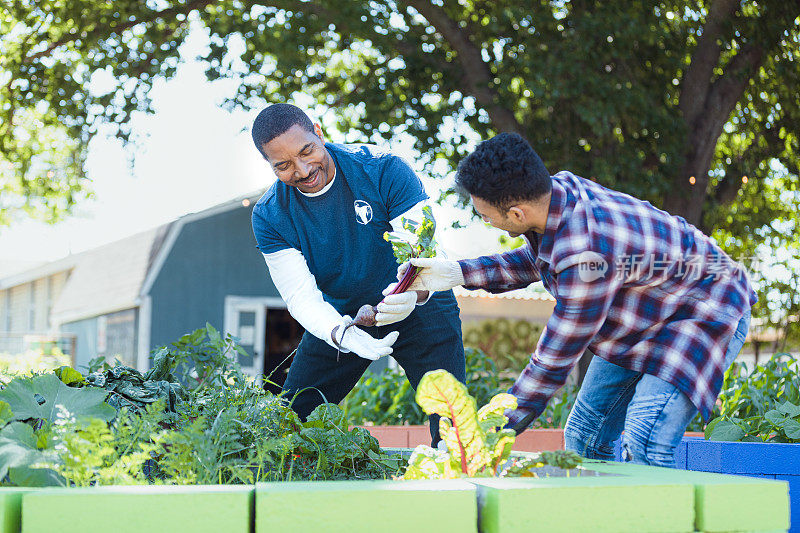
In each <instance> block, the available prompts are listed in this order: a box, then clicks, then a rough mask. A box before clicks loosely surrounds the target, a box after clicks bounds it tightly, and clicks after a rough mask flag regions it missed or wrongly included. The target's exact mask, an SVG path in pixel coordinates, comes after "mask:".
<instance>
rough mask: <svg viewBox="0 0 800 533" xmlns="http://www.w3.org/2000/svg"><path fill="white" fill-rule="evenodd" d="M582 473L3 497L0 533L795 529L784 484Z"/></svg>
mask: <svg viewBox="0 0 800 533" xmlns="http://www.w3.org/2000/svg"><path fill="white" fill-rule="evenodd" d="M583 468H585V469H586V470H587V471H588V472H582V473H581V474H580V475H576V473H575V472H574V471H571V472H570V475H569V477H541V478H521V479H520V478H517V479H491V478H470V479H462V480H453V481H316V482H278V483H259V484H257V485H255V486H253V485H245V486H223V485H210V486H181V487H175V486H129V487H121V486H118V487H96V488H71V489H65V488H39V489H37V488H22V489H15V488H0V513H1V514H0V518H2V520H1V521H0V523H2V525H3V529H2V531H0V533H18V532H20V531H21V532H23V533H52V532H59V533H73V532H74V533H85V532H86V531H90V530H92V529H96V530H108V531H114V532H115V533H134V532H136V533H161V532H164V533H176V532H182V531H191V532H192V533H205V532H208V533H217V532H226V533H251V532H255V533H269V532H281V533H283V532H292V533H303V532H314V533H316V532H319V531H325V532H326V533H328V532H332V533H336V532H346V533H359V532H367V533H375V532H376V531H380V532H381V533H384V532H387V533H393V532H396V533H426V532H436V533H441V532H442V531H458V532H476V531H478V530H479V528H480V531H482V532H485V533H515V532H528V531H567V532H573V531H592V532H605V531H609V532H610V531H614V532H636V533H647V532H656V531H657V532H662V533H666V532H673V533H681V532H687V533H688V532H693V531H704V532H736V531H741V532H744V531H762V532H766V531H786V530H787V529H788V527H789V498H788V486H787V483H786V482H785V481H776V480H766V479H757V478H747V477H742V476H733V475H726V474H715V473H708V472H692V471H685V470H673V469H666V468H657V467H649V466H640V465H632V464H628V463H615V462H603V461H584V463H583ZM554 472H555V470H554ZM598 473H599V474H600V475H598Z"/></svg>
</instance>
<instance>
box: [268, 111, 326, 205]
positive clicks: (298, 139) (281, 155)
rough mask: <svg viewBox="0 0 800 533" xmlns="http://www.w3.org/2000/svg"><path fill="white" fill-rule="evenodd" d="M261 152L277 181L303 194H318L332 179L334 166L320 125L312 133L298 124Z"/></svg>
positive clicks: (269, 143)
mask: <svg viewBox="0 0 800 533" xmlns="http://www.w3.org/2000/svg"><path fill="white" fill-rule="evenodd" d="M261 152H262V153H263V154H264V157H266V158H267V161H269V163H270V165H272V169H273V170H274V171H275V175H276V176H278V179H279V180H281V181H282V182H283V183H285V184H286V185H289V186H290V187H297V189H298V190H300V191H301V192H304V193H315V192H319V191H321V190H322V189H323V188H325V186H326V185H327V184H328V183H330V182H331V180H332V179H333V175H334V170H335V166H334V163H333V159H332V158H331V155H330V154H329V153H328V150H326V149H325V141H324V140H323V138H322V130H321V128H320V126H319V125H318V124H316V125H315V126H314V131H313V132H311V131H308V130H307V129H305V128H303V127H302V126H300V125H298V124H295V125H294V126H292V127H291V128H289V129H288V130H286V131H285V132H284V133H282V134H280V135H278V136H277V137H275V138H274V139H272V140H271V141H269V142H266V143H264V144H262V145H261Z"/></svg>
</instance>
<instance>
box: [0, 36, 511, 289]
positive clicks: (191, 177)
mask: <svg viewBox="0 0 800 533" xmlns="http://www.w3.org/2000/svg"><path fill="white" fill-rule="evenodd" d="M203 40H204V39H203V37H202V35H200V36H193V38H192V39H190V41H189V42H188V43H187V44H186V45H185V48H184V50H183V52H184V57H190V58H191V57H195V56H196V55H197V50H198V49H199V47H200V46H202V45H203ZM203 68H204V67H203V64H201V63H199V62H196V61H190V62H186V63H183V64H182V65H181V66H180V68H179V69H178V72H177V75H176V77H174V78H173V79H171V80H170V81H168V82H160V83H157V84H156V86H155V87H154V88H153V91H152V93H151V97H152V101H153V109H154V111H155V112H154V114H151V115H144V114H141V113H138V114H136V115H135V116H134V117H133V119H132V126H133V132H134V137H137V138H138V139H139V140H138V142H137V143H136V145H135V149H134V150H133V151H135V161H134V164H133V166H132V167H131V166H130V164H129V156H130V152H131V150H126V149H125V148H123V146H122V144H121V142H120V141H118V140H116V139H114V138H111V137H102V136H98V137H97V138H95V139H94V140H93V141H92V142H91V144H90V148H89V153H88V159H87V164H86V171H87V176H88V177H89V178H90V179H91V182H92V188H93V190H94V193H95V198H94V199H92V200H88V201H86V202H83V203H81V204H79V205H78V206H77V209H76V210H75V214H74V215H73V216H71V217H70V218H69V219H67V220H65V221H63V222H61V223H59V224H56V225H53V226H50V225H46V224H42V223H37V222H33V221H26V220H22V221H18V222H16V223H14V224H12V226H11V227H8V228H0V251H2V253H0V275H2V274H3V272H2V270H3V269H5V270H6V272H5V273H8V268H9V263H15V262H31V261H49V260H55V259H58V258H61V257H63V256H66V255H68V254H70V253H77V252H81V251H83V250H87V249H90V248H93V247H96V246H99V245H102V244H105V243H108V242H112V241H115V240H118V239H121V238H123V237H126V236H128V235H132V234H134V233H137V232H140V231H143V230H146V229H148V228H152V227H155V226H158V225H160V224H163V223H166V222H169V221H171V220H174V219H176V218H178V217H180V216H182V215H185V214H187V213H191V212H195V211H200V210H203V209H206V208H208V207H211V206H213V205H216V204H219V203H222V202H225V201H227V200H230V199H232V198H235V197H237V196H241V195H244V194H248V193H251V192H255V191H257V190H259V189H261V188H264V187H267V186H268V185H269V184H270V183H271V182H272V181H273V180H274V179H275V178H274V175H273V174H272V173H271V171H270V170H269V167H268V166H267V165H266V163H265V162H264V161H263V160H262V159H261V157H260V155H259V154H258V152H257V151H256V150H255V148H254V147H253V145H252V141H251V140H250V133H249V126H250V124H251V123H252V120H253V119H254V118H255V115H256V114H257V112H258V110H255V111H252V112H249V111H243V110H235V111H234V112H228V111H226V110H224V109H222V108H221V107H220V103H221V102H222V100H223V98H224V96H225V95H227V94H232V92H233V89H232V87H231V82H230V81H226V80H221V81H218V82H215V83H213V84H212V83H210V82H208V81H207V80H206V78H205V75H204V73H203ZM318 118H320V117H313V116H312V119H318ZM325 122H327V121H325ZM404 145H406V146H404ZM407 145H408V143H400V144H397V145H394V146H392V147H391V148H392V149H393V150H394V151H395V152H397V153H399V154H400V155H402V156H404V157H406V158H407V159H408V160H409V161H410V162H411V163H412V165H414V166H415V168H416V170H418V171H420V176H421V177H422V178H423V181H424V182H425V185H426V188H427V189H428V193H429V195H430V196H431V198H434V199H435V198H437V197H438V195H439V189H440V187H441V186H442V185H443V184H442V182H441V181H440V180H433V179H429V178H425V176H424V175H423V174H422V173H421V170H422V168H421V165H418V164H415V162H414V155H415V154H414V153H413V152H412V151H411V150H410V149H409V148H407ZM435 214H436V216H437V220H438V222H439V227H440V228H447V227H449V226H450V222H451V221H452V220H453V219H454V217H458V218H461V219H462V220H463V219H464V216H463V213H460V212H458V211H456V210H454V209H448V208H441V207H436V206H435ZM498 235H500V233H499V232H498V231H497V230H494V229H490V228H487V227H485V225H483V224H482V223H478V222H476V223H472V224H470V226H469V227H468V228H466V229H461V230H452V229H445V230H444V231H443V232H442V233H441V234H440V236H439V240H440V243H441V244H442V245H443V247H444V248H445V250H446V251H448V253H449V255H451V256H457V257H466V256H474V255H479V254H481V253H487V252H490V251H495V250H497V236H498Z"/></svg>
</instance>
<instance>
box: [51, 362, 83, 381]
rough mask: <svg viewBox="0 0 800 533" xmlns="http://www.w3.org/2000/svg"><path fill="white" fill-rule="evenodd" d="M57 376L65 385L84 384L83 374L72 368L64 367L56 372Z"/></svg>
mask: <svg viewBox="0 0 800 533" xmlns="http://www.w3.org/2000/svg"><path fill="white" fill-rule="evenodd" d="M55 375H56V376H58V379H60V380H61V381H62V382H63V383H64V384H65V385H72V384H73V383H83V380H84V378H83V374H81V373H80V372H78V371H77V370H75V369H74V368H72V367H69V366H62V367H61V368H57V369H56V370H55Z"/></svg>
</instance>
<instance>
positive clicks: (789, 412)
mask: <svg viewBox="0 0 800 533" xmlns="http://www.w3.org/2000/svg"><path fill="white" fill-rule="evenodd" d="M778 411H780V412H781V413H783V414H785V415H786V416H788V417H789V418H795V417H797V416H800V405H797V404H793V403H792V402H789V401H786V402H783V403H782V404H780V405H779V406H778Z"/></svg>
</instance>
